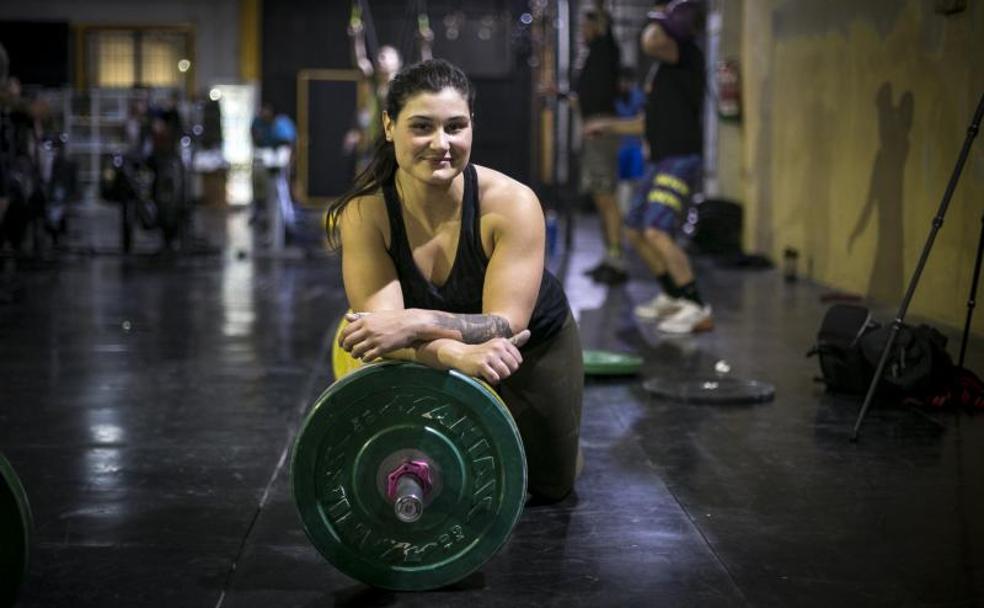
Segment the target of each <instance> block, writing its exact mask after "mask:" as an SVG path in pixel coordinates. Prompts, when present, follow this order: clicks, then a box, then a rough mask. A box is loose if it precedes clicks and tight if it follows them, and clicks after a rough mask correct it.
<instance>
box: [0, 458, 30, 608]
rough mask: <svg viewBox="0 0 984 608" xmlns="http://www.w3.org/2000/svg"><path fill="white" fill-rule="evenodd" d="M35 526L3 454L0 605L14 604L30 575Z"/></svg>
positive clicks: (0, 471) (0, 468)
mask: <svg viewBox="0 0 984 608" xmlns="http://www.w3.org/2000/svg"><path fill="white" fill-rule="evenodd" d="M33 528H34V524H33V520H32V518H31V505H30V504H29V503H28V502H27V494H26V493H25V492H24V486H22V485H21V482H20V479H19V478H18V477H17V473H15V472H14V468H13V467H12V466H10V463H9V462H7V459H6V458H4V457H3V454H0V606H13V605H14V601H15V600H16V599H17V591H18V589H19V588H20V586H21V583H22V582H23V581H24V579H25V578H27V567H28V562H29V558H30V547H31V532H32V530H33Z"/></svg>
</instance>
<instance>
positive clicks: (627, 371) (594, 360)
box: [584, 350, 642, 376]
mask: <svg viewBox="0 0 984 608" xmlns="http://www.w3.org/2000/svg"><path fill="white" fill-rule="evenodd" d="M641 368H642V357H638V356H636V355H630V354H627V353H616V352H612V351H607V350H586V351H584V373H585V375H588V376H631V375H634V374H638V373H639V370H640V369H641Z"/></svg>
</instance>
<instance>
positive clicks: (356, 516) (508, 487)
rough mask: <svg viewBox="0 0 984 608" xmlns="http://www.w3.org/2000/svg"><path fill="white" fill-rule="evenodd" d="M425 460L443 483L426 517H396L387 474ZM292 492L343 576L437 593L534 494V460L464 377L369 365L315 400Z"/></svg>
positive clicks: (485, 552)
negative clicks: (529, 484)
mask: <svg viewBox="0 0 984 608" xmlns="http://www.w3.org/2000/svg"><path fill="white" fill-rule="evenodd" d="M406 459H426V460H427V461H428V462H429V463H430V465H431V467H432V470H433V471H434V474H435V477H436V481H437V483H435V484H434V486H433V488H434V489H433V490H432V491H431V492H430V493H428V494H427V497H426V498H425V499H424V508H423V514H422V515H421V516H420V518H419V519H418V520H417V521H414V522H412V523H406V522H404V521H400V520H399V519H397V517H396V515H395V513H394V509H393V505H392V503H391V502H390V501H389V500H388V499H387V498H386V491H385V488H386V478H387V475H386V473H387V472H388V471H392V470H393V467H394V466H396V465H398V464H399V463H400V462H403V461H405V460H406ZM291 491H292V493H293V496H294V501H295V502H296V504H297V508H298V511H299V513H300V516H301V520H302V522H303V524H304V528H305V531H306V532H307V534H308V537H309V538H310V539H311V541H312V542H313V543H314V545H315V546H316V547H317V548H318V550H319V551H320V552H321V553H322V555H324V556H325V557H326V558H327V559H328V561H330V562H331V563H332V564H334V565H335V566H336V567H337V568H338V569H339V570H341V571H342V572H343V573H345V574H347V575H348V576H351V577H353V578H355V579H358V580H361V581H363V582H365V583H368V584H370V585H373V586H376V587H381V588H385V589H394V590H423V589H434V588H438V587H442V586H445V585H448V584H451V583H453V582H455V581H458V580H460V579H462V578H464V577H465V576H467V575H468V574H470V573H472V572H474V571H475V570H477V569H478V568H480V567H481V566H482V564H484V563H485V562H486V561H487V560H488V559H489V558H490V557H492V555H493V554H495V552H496V551H498V550H499V548H500V547H501V546H502V545H503V544H504V543H505V542H506V540H507V539H508V537H509V534H510V533H511V532H512V529H513V527H514V526H515V524H516V521H517V520H518V518H519V515H520V513H521V512H522V509H523V504H524V502H525V499H526V456H525V453H524V451H523V444H522V441H521V439H520V435H519V431H518V430H517V428H516V425H515V422H514V421H513V419H512V417H511V416H510V414H509V411H508V410H507V409H506V407H505V404H503V403H502V401H501V400H500V399H499V397H498V396H497V395H496V394H495V393H494V392H492V391H491V389H489V388H488V387H487V386H486V385H484V384H483V383H481V382H479V381H477V380H475V379H474V378H470V377H468V376H465V375H463V374H460V373H458V372H454V371H451V372H442V371H438V370H434V369H431V368H428V367H424V366H422V365H417V364H412V363H398V362H383V363H376V364H372V365H367V366H364V367H362V368H360V369H357V370H355V371H353V372H351V373H350V374H348V375H347V376H345V377H344V378H343V379H341V380H339V381H338V382H336V383H334V384H333V385H332V386H331V387H329V388H328V390H326V391H325V393H324V394H322V395H321V397H320V398H319V399H318V400H317V402H316V403H315V405H314V407H313V409H312V410H311V412H310V413H309V414H308V416H307V418H306V420H305V421H304V425H303V426H302V428H301V431H300V432H299V433H298V436H297V438H296V440H295V442H294V448H293V454H292V457H291Z"/></svg>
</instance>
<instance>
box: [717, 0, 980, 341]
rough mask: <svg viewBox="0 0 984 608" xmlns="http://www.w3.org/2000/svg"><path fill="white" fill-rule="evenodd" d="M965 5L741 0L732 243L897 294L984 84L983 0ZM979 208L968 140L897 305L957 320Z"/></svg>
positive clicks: (860, 287)
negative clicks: (908, 293) (790, 251)
mask: <svg viewBox="0 0 984 608" xmlns="http://www.w3.org/2000/svg"><path fill="white" fill-rule="evenodd" d="M968 5H969V6H968V8H967V9H966V10H965V11H964V12H962V13H959V14H956V15H951V16H944V15H939V14H935V13H934V12H933V6H934V2H933V1H932V0H908V1H905V2H903V1H896V0H873V1H866V2H854V1H852V0H796V1H791V0H745V2H744V7H743V8H744V11H743V14H742V22H743V28H742V42H741V49H742V68H743V78H744V80H743V83H742V94H743V101H744V103H745V114H744V123H743V124H742V148H741V149H742V155H741V160H740V162H741V164H742V168H741V172H740V174H741V176H742V193H743V196H742V199H743V201H744V204H745V208H746V215H745V219H746V222H745V234H744V238H745V246H746V249H747V250H749V251H755V252H763V253H766V254H769V255H771V256H772V257H773V258H774V259H776V260H779V259H781V254H782V250H783V249H784V248H785V247H794V248H796V249H798V250H799V251H800V252H801V258H800V267H801V269H803V270H804V271H805V273H806V274H808V275H809V276H811V277H812V278H813V279H814V280H816V281H818V282H820V283H823V284H827V285H829V286H831V287H834V288H838V289H843V290H847V291H852V292H857V293H861V294H865V295H868V296H870V297H871V298H873V299H875V300H876V301H879V302H882V303H885V304H891V305H893V306H896V305H898V303H899V302H900V301H901V297H902V294H903V290H904V288H905V286H906V285H907V284H908V282H909V279H910V277H911V276H912V272H913V271H914V269H915V266H916V263H917V260H918V258H919V255H920V253H921V252H922V249H923V245H924V243H925V241H926V237H927V235H928V233H929V230H930V227H931V222H932V218H933V216H934V215H935V214H936V211H937V209H938V207H939V203H940V200H941V198H942V195H943V192H944V190H945V188H946V185H947V181H948V179H949V177H950V174H951V172H952V170H953V167H954V163H955V162H956V159H957V156H958V153H959V151H960V147H961V145H962V143H963V140H964V137H965V135H966V131H967V127H968V125H969V123H970V119H971V117H972V115H973V113H974V110H975V109H976V106H977V102H978V100H979V98H980V95H981V94H982V93H984V67H981V66H982V65H984V2H975V1H973V0H971V1H970V2H968ZM721 162H728V159H727V158H722V159H721ZM733 162H738V159H733ZM982 212H984V137H978V139H977V140H976V141H975V144H974V147H973V148H972V151H971V155H970V157H969V158H968V161H967V165H966V166H965V168H964V172H963V175H962V177H961V180H960V183H959V185H958V187H957V190H956V193H955V195H954V197H953V199H952V201H951V203H950V207H949V210H948V212H947V214H946V220H945V223H944V225H943V228H942V229H941V230H940V232H939V234H938V237H937V240H936V243H935V245H934V247H933V249H932V253H931V255H930V258H929V262H928V264H927V266H926V269H925V272H924V273H923V276H922V279H921V280H920V282H919V287H918V289H917V291H916V295H915V298H914V299H913V302H912V307H911V308H910V312H912V313H914V314H917V315H920V316H926V317H929V318H930V319H933V320H935V321H937V322H941V323H945V324H949V325H953V326H962V324H963V320H964V315H965V314H966V300H967V295H968V290H969V288H970V279H971V273H972V271H973V261H974V255H975V253H976V247H977V241H978V236H979V234H980V229H981V214H982ZM852 234H853V235H854V236H853V238H852ZM978 295H979V298H978V299H984V293H979V294H978ZM979 308H981V309H982V310H978V313H979V314H976V315H975V317H976V318H975V322H974V331H975V332H978V333H980V332H984V306H982V307H979Z"/></svg>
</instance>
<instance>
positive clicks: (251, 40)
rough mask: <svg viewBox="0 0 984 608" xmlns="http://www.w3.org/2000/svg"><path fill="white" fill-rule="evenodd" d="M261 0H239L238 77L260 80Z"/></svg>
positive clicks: (248, 80) (246, 79)
mask: <svg viewBox="0 0 984 608" xmlns="http://www.w3.org/2000/svg"><path fill="white" fill-rule="evenodd" d="M262 6H263V5H262V0H239V77H240V78H242V79H243V81H244V82H259V80H260V67H261V66H260V50H261V49H260V13H261V9H262Z"/></svg>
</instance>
